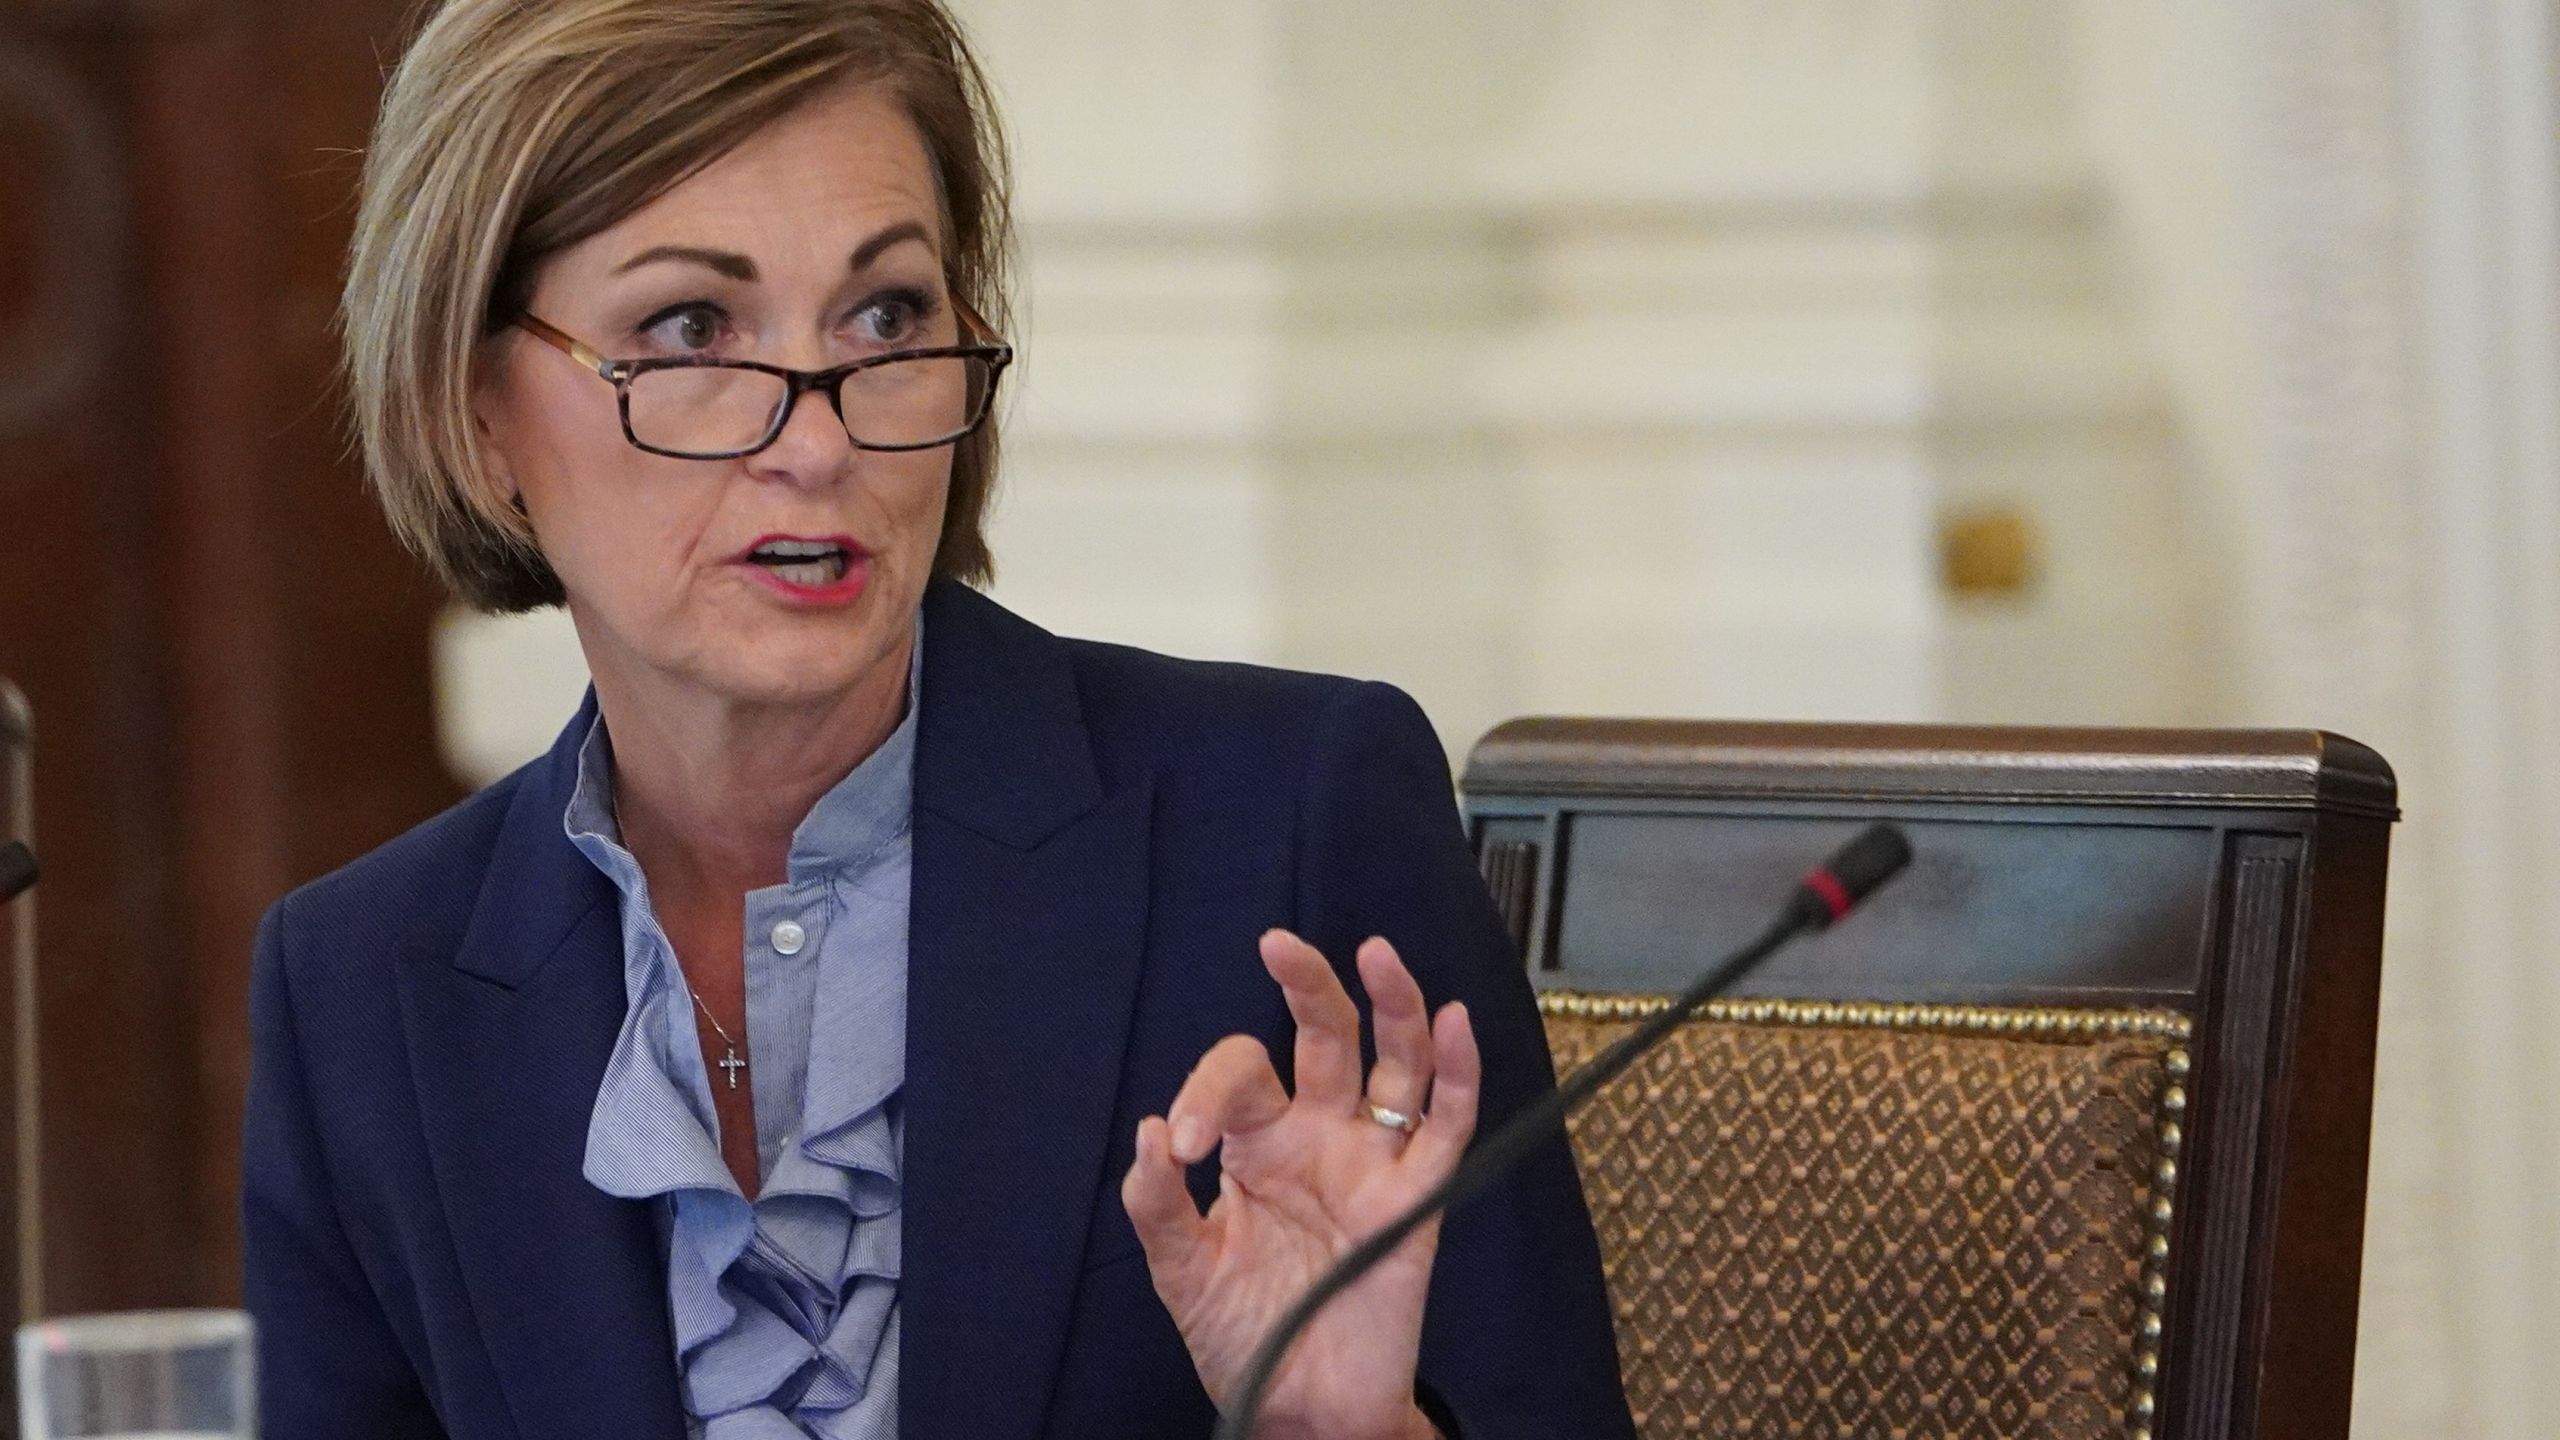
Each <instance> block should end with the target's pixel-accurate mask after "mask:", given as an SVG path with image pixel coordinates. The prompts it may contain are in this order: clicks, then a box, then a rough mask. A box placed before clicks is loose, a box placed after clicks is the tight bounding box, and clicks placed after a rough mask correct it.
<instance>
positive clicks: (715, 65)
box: [339, 0, 1013, 612]
mask: <svg viewBox="0 0 2560 1440" xmlns="http://www.w3.org/2000/svg"><path fill="white" fill-rule="evenodd" d="M844 81H855V82H860V83H875V84H880V85H884V86H886V87H888V89H889V90H890V92H891V93H892V94H894V95H896V96H897V97H898V99H899V100H900V102H901V103H902V104H903V105H904V107H905V109H906V112H907V115H908V117H909V118H910V119H911V120H912V121H913V122H914V123H915V126H916V129H917V131H918V133H919V134H921V135H922V136H923V139H924V144H925V150H926V153H927V154H928V155H929V156H930V157H931V161H932V164H933V168H934V173H935V178H936V180H937V181H938V182H939V185H940V190H941V198H942V205H943V211H944V216H943V218H944V234H945V239H946V243H947V255H946V259H945V266H946V269H947V271H948V279H949V282H950V285H951V287H952V290H953V292H954V294H955V295H956V296H957V297H958V298H959V299H960V301H961V302H962V303H964V304H966V305H967V306H969V307H970V308H971V309H973V310H975V311H976V312H977V313H978V314H980V315H982V316H984V317H986V319H987V320H988V322H989V323H990V324H993V325H996V326H998V327H1002V326H1003V325H1004V323H1005V319H1006V314H1007V306H1006V294H1005V287H1006V282H1007V276H1008V274H1009V271H1010V263H1011V258H1012V245H1013V235H1012V225H1011V221H1010V218H1009V214H1008V210H1007V170H1006V163H1005V151H1004V140H1003V135H1002V131H1001V127H1000V125H999V123H998V121H997V118H996V114H995V110H994V107H993V104H992V102H991V100H990V97H989V92H988V86H987V82H986V77H985V75H984V74H983V73H982V72H981V71H980V69H979V68H978V64H977V61H976V59H975V58H974V57H973V56H972V55H971V54H970V52H969V47H968V44H967V41H966V39H965V38H964V37H963V35H962V34H961V31H960V27H959V25H958V23H957V22H956V21H954V20H953V19H952V17H951V16H950V14H949V13H948V12H947V11H945V10H944V9H943V7H942V5H941V4H940V3H938V0H539V3H535V0H450V3H447V4H445V5H444V6H443V8H441V9H440V10H438V11H437V12H436V13H435V14H434V15H432V16H431V17H429V18H428V20H427V21H426V23H425V24H424V26H423V27H422V28H421V29H420V30H419V32H418V34H417V36H416V38H415V39H414V40H413V41H412V42H411V43H410V45H409V49H408V52H407V53H406V54H405V55H404V56H402V57H401V60H400V63H399V66H398V68H396V69H395V70H394V71H393V72H392V74H391V77H390V81H389V84H388V86H387V88H386V89H385V91H384V94H383V100H382V114H381V117H380V119H379V120H378V121H377V122H376V123H375V126H374V134H373V146H372V148H371V150H370V151H369V152H368V153H367V155H366V157H365V165H364V180H363V187H362V195H361V199H360V201H359V203H358V207H357V212H356V224H355V241H354V245H353V247H352V251H351V254H350V257H349V262H348V267H347V284H346V293H345V295H344V297H343V301H342V305H341V309H340V317H339V318H340V325H341V328H342V331H343V334H344V338H345V342H346V366H347V380H348V390H349V395H350V399H351V401H352V403H353V406H354V410H355V428H356V433H357V436H358V440H359V443H360V444H361V446H362V449H363V452H364V459H365V466H366V469H367V471H368V473H369V474H370V475H371V477H372V483H373V488H374V492H375V495H376V497H377V498H378V499H379V500H380V501H381V502H382V508H383V513H384V514H385V515H386V516H387V517H388V518H389V520H390V522H391V528H392V529H393V530H394V531H395V532H397V533H398V535H399V536H400V538H401V539H402V540H403V541H404V542H406V543H407V544H408V545H409V546H410V548H411V549H413V550H415V551H416V552H417V553H418V554H419V555H420V556H422V557H423V558H424V559H425V560H426V562H427V564H428V565H429V566H430V567H431V568H433V569H434V570H435V571H436V573H437V574H438V575H440V576H441V577H442V578H443V579H444V580H445V581H446V583H448V584H449V585H450V586H452V588H453V590H454V591H455V593H456V594H458V595H459V596H460V597H461V598H462V599H463V600H465V601H467V602H469V603H470V604H472V605H474V606H477V607H479V608H480V609H483V610H488V611H493V612H506V611H516V610H532V609H538V608H540V607H542V606H545V605H556V604H558V603H560V601H561V599H562V594H561V589H560V579H559V577H558V576H557V575H555V574H553V573H552V570H551V567H550V565H549V564H548V563H546V562H545V561H544V560H543V558H542V553H541V551H540V549H539V548H538V547H537V546H536V544H535V541H534V535H533V530H532V527H531V525H530V523H529V522H528V521H527V520H526V518H525V516H524V514H523V512H522V510H521V509H519V508H518V507H517V506H515V505H514V504H512V503H511V502H510V501H509V499H508V497H507V496H506V495H504V494H503V493H502V492H501V490H500V488H499V486H498V485H497V483H496V482H495V480H494V478H493V477H492V475H491V473H490V471H489V469H488V466H487V464H486V461H485V457H484V456H483V454H482V447H481V443H480V437H479V435H478V431H477V427H476V426H475V424H474V422H473V418H472V408H471V406H472V392H473V388H474V386H475V384H476V382H477V381H478V380H479V378H480V377H479V376H478V374H477V372H476V366H477V365H478V363H479V358H480V356H481V355H482V354H483V352H484V348H485V347H484V344H483V342H484V341H485V340H486V339H487V337H488V336H490V335H491V334H494V333H495V332H496V331H497V330H498V329H500V328H502V327H504V326H505V325H508V324H510V323H512V322H513V321H514V320H515V319H516V318H517V315H518V314H519V313H520V311H521V310H522V308H523V306H524V304H525V302H526V300H527V298H528V296H529V294H530V292H531V289H532V284H533V274H534V271H535V269H536V267H537V266H539V265H540V263H541V262H542V261H543V259H544V258H546V257H548V256H550V255H552V254H555V253H557V252H558V251H560V250H561V249H563V248H565V247H567V246H570V245H574V244H576V243H577V242H578V241H580V240H583V239H585V238H587V237H588V236H590V235H594V234H596V233H597V232H599V231H601V230H604V229H605V228H607V227H609V226H611V225H613V224H614V223H616V222H617V221H620V220H621V219H623V218H624V217H625V216H628V215H630V214H631V213H633V212H634V211H636V210H638V209H640V208H641V207H642V206H644V205H646V204H648V203H649V202H650V201H651V200H654V199H656V198H657V197H658V196H660V195H663V194H664V193H666V192H667V191H668V190H669V189H671V188H672V187H674V186H675V185H676V184H677V183H678V182H680V181H682V180H683V179H685V178H686V177H687V176H689V175H691V174H693V173H694V172H696V171H698V170H700V169H701V168H702V167H703V166H705V165H707V164H709V163H710V162H711V161H713V160H715V159H717V158H719V157H720V156H721V155H723V154H725V153H727V152H728V151H729V150H730V149H732V148H734V147H735V146H736V145H737V144H738V142H739V141H741V140H743V139H744V138H746V137H747V136H748V135H750V134H753V133H754V132H755V131H756V130H757V129H758V128H760V127H761V126H763V125H764V124H766V123H767V122H768V121H771V120H774V119H777V118H779V117H780V116H782V115H783V114H784V113H786V112H788V111H789V110H791V109H793V108H794V107H796V106H798V105H799V104H801V103H802V102H804V101H806V100H808V99H810V98H813V97H814V96H815V95H816V94H818V93H819V92H820V91H823V90H825V89H828V88H830V87H832V86H834V85H836V84H838V83H840V82H844ZM995 462H996V426H995V421H994V419H993V417H990V418H989V419H988V421H987V423H986V424H985V425H984V426H982V427H980V429H978V430H977V431H976V432H975V433H973V434H971V435H970V436H968V437H967V438H965V439H963V440H962V441H960V442H959V444H958V445H957V446H956V447H955V450H954V453H953V455H952V464H951V495H950V500H949V505H948V509H947V513H946V515H945V518H944V521H943V530H942V538H941V544H940V548H939V549H938V550H937V551H936V553H935V556H934V573H936V574H937V575H948V576H952V577H955V578H958V579H962V580H969V581H983V580H985V579H986V578H987V577H988V576H989V574H990V573H991V571H992V569H993V562H992V557H991V556H990V555H989V553H988V550H987V542H986V534H985V521H986V509H987V499H988V494H989V491H990V489H991V488H992V485H993V481H994V478H995Z"/></svg>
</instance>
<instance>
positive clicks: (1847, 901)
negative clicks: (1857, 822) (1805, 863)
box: [1804, 821, 1911, 926]
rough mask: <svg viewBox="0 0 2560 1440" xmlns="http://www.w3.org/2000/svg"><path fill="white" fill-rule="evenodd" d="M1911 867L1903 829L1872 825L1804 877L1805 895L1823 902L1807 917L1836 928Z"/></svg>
mask: <svg viewBox="0 0 2560 1440" xmlns="http://www.w3.org/2000/svg"><path fill="white" fill-rule="evenodd" d="M1910 863H1911V842H1910V841H1909V840H1907V839H1904V838H1903V834H1902V828H1901V827H1900V826H1898V825H1888V824H1885V823H1883V822H1882V821H1879V822H1877V823H1876V824H1873V825H1870V826H1868V827H1867V828H1866V829H1864V830H1861V831H1859V832H1858V834H1857V836H1856V838H1854V839H1852V840H1851V841H1850V842H1849V843H1848V844H1846V845H1843V846H1841V847H1840V848H1839V849H1837V850H1835V851H1833V852H1832V853H1831V858H1830V859H1828V860H1826V861H1824V862H1823V863H1822V865H1821V866H1820V867H1819V868H1817V869H1816V870H1815V871H1814V872H1813V873H1812V874H1810V875H1807V876H1806V877H1804V890H1805V893H1806V894H1808V895H1810V896H1811V897H1812V898H1813V899H1814V900H1816V901H1818V902H1820V905H1819V909H1818V911H1813V910H1809V911H1808V912H1807V913H1808V914H1809V915H1810V916H1811V918H1813V920H1814V921H1815V923H1817V924H1819V925H1826V926H1827V925H1836V924H1838V923H1839V922H1840V921H1841V920H1843V919H1845V918H1847V916H1848V914H1849V912H1850V911H1852V910H1855V909H1857V908H1858V906H1859V905H1860V904H1861V903H1863V902H1864V901H1865V900H1866V898H1867V897H1868V896H1869V895H1872V894H1874V893H1875V892H1876V888H1877V887H1878V886H1880V885H1882V884H1884V882H1886V881H1887V880H1890V879H1892V878H1893V877H1894V876H1896V875H1898V874H1900V873H1902V867H1903V866H1905V865H1908V864H1910Z"/></svg>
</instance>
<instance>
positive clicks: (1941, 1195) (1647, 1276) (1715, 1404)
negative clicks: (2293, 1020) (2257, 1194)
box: [1546, 994, 2187, 1440]
mask: <svg viewBox="0 0 2560 1440" xmlns="http://www.w3.org/2000/svg"><path fill="white" fill-rule="evenodd" d="M1645 1004H1646V1002H1631V1001H1628V1000H1625V999H1620V998H1603V997H1592V996H1571V995H1556V994H1550V995H1549V996H1548V997H1546V1008H1547V1027H1548V1036H1549V1039H1550V1041H1551V1042H1552V1043H1553V1045H1554V1047H1555V1052H1556V1065H1557V1069H1558V1071H1559V1073H1561V1072H1563V1071H1565V1070H1567V1069H1570V1068H1571V1067H1573V1066H1576V1065H1579V1064H1580V1063H1581V1062H1582V1061H1584V1060H1586V1059H1588V1058H1589V1057H1590V1056H1591V1055H1592V1054H1593V1053H1595V1052H1596V1051H1598V1050H1599V1049H1600V1048H1601V1047H1603V1046H1605V1045H1606V1044H1608V1043H1609V1042H1610V1041H1611V1040H1613V1039H1615V1038H1617V1036H1619V1035H1620V1034H1623V1033H1624V1032H1625V1031H1626V1030H1627V1029H1629V1028H1631V1026H1632V1024H1633V1019H1632V1016H1631V1012H1635V1011H1639V1010H1641V1009H1642V1008H1644V1006H1645ZM1719 1017H1722V1018H1719ZM2185 1033H2186V1032H2185V1022H2184V1021H2183V1020H2182V1019H2180V1018H2179V1017H2176V1016H2169V1015H2162V1014H2156V1013H2134V1012H2090V1011H2074V1012H2051V1011H2045V1012H2037V1011H1989V1010H1978V1009H1956V1008H1952V1007H1950V1008H1944V1009H1941V1008H1938V1007H1926V1008H1920V1009H1915V1008H1912V1007H1891V1008H1888V1007H1880V1006H1809V1005H1771V1004H1758V1005H1752V1004H1742V1005H1738V1006H1719V1007H1717V1010H1716V1012H1715V1014H1713V1015H1710V1016H1709V1017H1707V1018H1702V1019H1700V1020H1698V1021H1695V1022H1693V1023H1691V1024H1690V1025H1688V1026H1686V1027H1684V1028H1683V1030H1682V1032H1681V1033H1680V1034H1679V1035H1677V1036H1676V1037H1674V1039H1673V1040H1672V1041H1671V1042H1669V1043H1668V1044H1667V1045H1666V1046H1665V1047H1664V1049H1663V1050H1662V1051H1660V1052H1658V1053H1657V1054H1656V1055H1654V1056H1653V1057H1652V1058H1651V1059H1649V1060H1647V1061H1646V1062H1645V1064H1644V1065H1643V1066H1641V1067H1639V1068H1638V1069H1636V1070H1635V1071H1633V1072H1631V1073H1630V1074H1628V1075H1626V1076H1623V1077H1621V1078H1620V1080H1619V1081H1618V1083H1617V1084H1615V1085H1613V1086H1611V1087H1610V1088H1609V1089H1607V1090H1604V1091H1602V1092H1601V1093H1600V1095H1599V1096H1597V1097H1595V1098H1594V1099H1593V1101H1592V1102H1591V1103H1590V1105H1589V1106H1588V1107H1586V1108H1585V1109H1584V1110H1583V1111H1581V1112H1580V1113H1579V1114H1578V1115H1577V1116H1576V1118H1575V1119H1574V1121H1573V1127H1572V1128H1573V1141H1574V1147H1575V1151H1576V1153H1577V1155H1578V1156H1579V1158H1580V1160H1581V1163H1582V1170H1583V1179H1584V1184H1585V1187H1586V1188H1587V1190H1588V1192H1589V1195H1590V1200H1591V1205H1592V1210H1593V1216H1594V1219H1595V1220H1596V1221H1597V1223H1598V1226H1599V1231H1600V1240H1601V1246H1602V1249H1603V1251H1604V1252H1605V1254H1606V1259H1607V1265H1608V1273H1609V1283H1610V1287H1611V1291H1612V1293H1613V1294H1614V1296H1615V1297H1616V1301H1617V1309H1618V1327H1619V1329H1618V1347H1619V1353H1620V1357H1621V1360H1622V1361H1623V1365H1624V1370H1625V1375H1626V1381H1627V1393H1628V1399H1629V1400H1630V1402H1631V1403H1632V1404H1633V1406H1634V1409H1635V1414H1636V1421H1637V1426H1638V1428H1639V1429H1640V1430H1641V1431H1642V1433H1643V1434H1644V1436H1645V1437H1646V1440H1672V1437H1675V1436H1693V1435H1712V1436H1737V1437H1754V1436H1768V1437H1790V1440H1792V1437H1822V1440H1852V1437H1854V1440H1924V1437H1926V1440H1938V1437H1945V1440H1976V1437H1979V1440H1993V1437H1999V1440H2021V1437H2037V1440H2094V1437H2102V1436H2103V1437H2114V1440H2126V1437H2139V1436H2146V1435H2147V1434H2148V1431H2149V1421H2150V1412H2151V1408H2152V1406H2151V1399H2150V1396H2151V1389H2150V1374H2151V1372H2152V1371H2153V1370H2154V1369H2156V1365H2157V1355H2158V1342H2159V1321H2158V1318H2157V1317H2158V1306H2157V1286H2158V1282H2159V1279H2160V1276H2161V1275H2162V1273H2163V1271H2164V1268H2165V1264H2166V1259H2167V1242H2166V1238H2165V1237H2166V1234H2167V1222H2168V1219H2169V1215H2170V1205H2169V1201H2170V1200H2171V1198H2172V1197H2171V1196H2170V1195H2169V1194H2168V1193H2167V1187H2169V1186H2171V1185H2174V1182H2175V1175H2176V1167H2175V1165H2174V1163H2172V1162H2173V1158H2174V1153H2175V1150H2176V1147H2177V1145H2178V1143H2179V1127H2178V1125H2177V1123H2176V1122H2177V1120H2178V1118H2179V1115H2180V1112H2181V1111H2182V1110H2183V1108H2184V1104H2185V1096H2184V1089H2183V1086H2182V1085H2181V1084H2180V1080H2181V1078H2182V1077H2183V1075H2184V1073H2185V1067H2186V1063H2187V1061H2186V1055H2185V1052H2184V1048H2183V1047H2184V1038H2183V1037H2184V1035H2185Z"/></svg>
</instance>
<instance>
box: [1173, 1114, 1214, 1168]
mask: <svg viewBox="0 0 2560 1440" xmlns="http://www.w3.org/2000/svg"><path fill="white" fill-rule="evenodd" d="M1204 1129H1205V1127H1203V1126H1202V1125H1201V1123H1200V1122H1199V1121H1197V1120H1194V1119H1192V1118H1191V1117H1190V1116H1188V1115H1185V1116H1183V1117H1182V1118H1181V1119H1179V1120H1176V1121H1174V1122H1173V1154H1174V1158H1175V1159H1177V1160H1186V1161H1187V1160H1197V1159H1199V1158H1200V1157H1201V1156H1203V1155H1206V1154H1207V1153H1209V1147H1208V1145H1207V1144H1205V1143H1204V1142H1205V1141H1206V1140H1207V1139H1208V1136H1207V1135H1206V1134H1204V1133H1202V1132H1203V1130H1204Z"/></svg>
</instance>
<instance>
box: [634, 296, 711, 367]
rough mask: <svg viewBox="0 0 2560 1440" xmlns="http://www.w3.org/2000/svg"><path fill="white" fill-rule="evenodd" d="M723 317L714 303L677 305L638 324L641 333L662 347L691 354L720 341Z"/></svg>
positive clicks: (683, 353) (678, 352)
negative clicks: (640, 324)
mask: <svg viewBox="0 0 2560 1440" xmlns="http://www.w3.org/2000/svg"><path fill="white" fill-rule="evenodd" d="M726 318H727V317H726V316H723V315H722V314H721V313H720V311H719V308H718V307H716V306H712V305H679V306H676V307H674V308H673V309H669V310H662V311H660V312H659V313H658V314H657V315H655V316H653V317H652V318H651V319H650V320H649V321H648V322H647V323H645V324H643V325H642V326H641V327H640V333H641V334H642V335H644V336H646V337H647V338H648V339H649V340H651V341H652V342H654V343H656V344H657V345H658V346H659V348H661V349H663V350H669V351H673V352H674V353H676V354H679V355H690V354H695V353H698V352H700V351H704V350H708V349H710V348H711V347H712V346H713V345H715V344H717V343H718V342H719V340H720V332H721V329H722V322H723V321H724V320H725V319H726Z"/></svg>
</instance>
